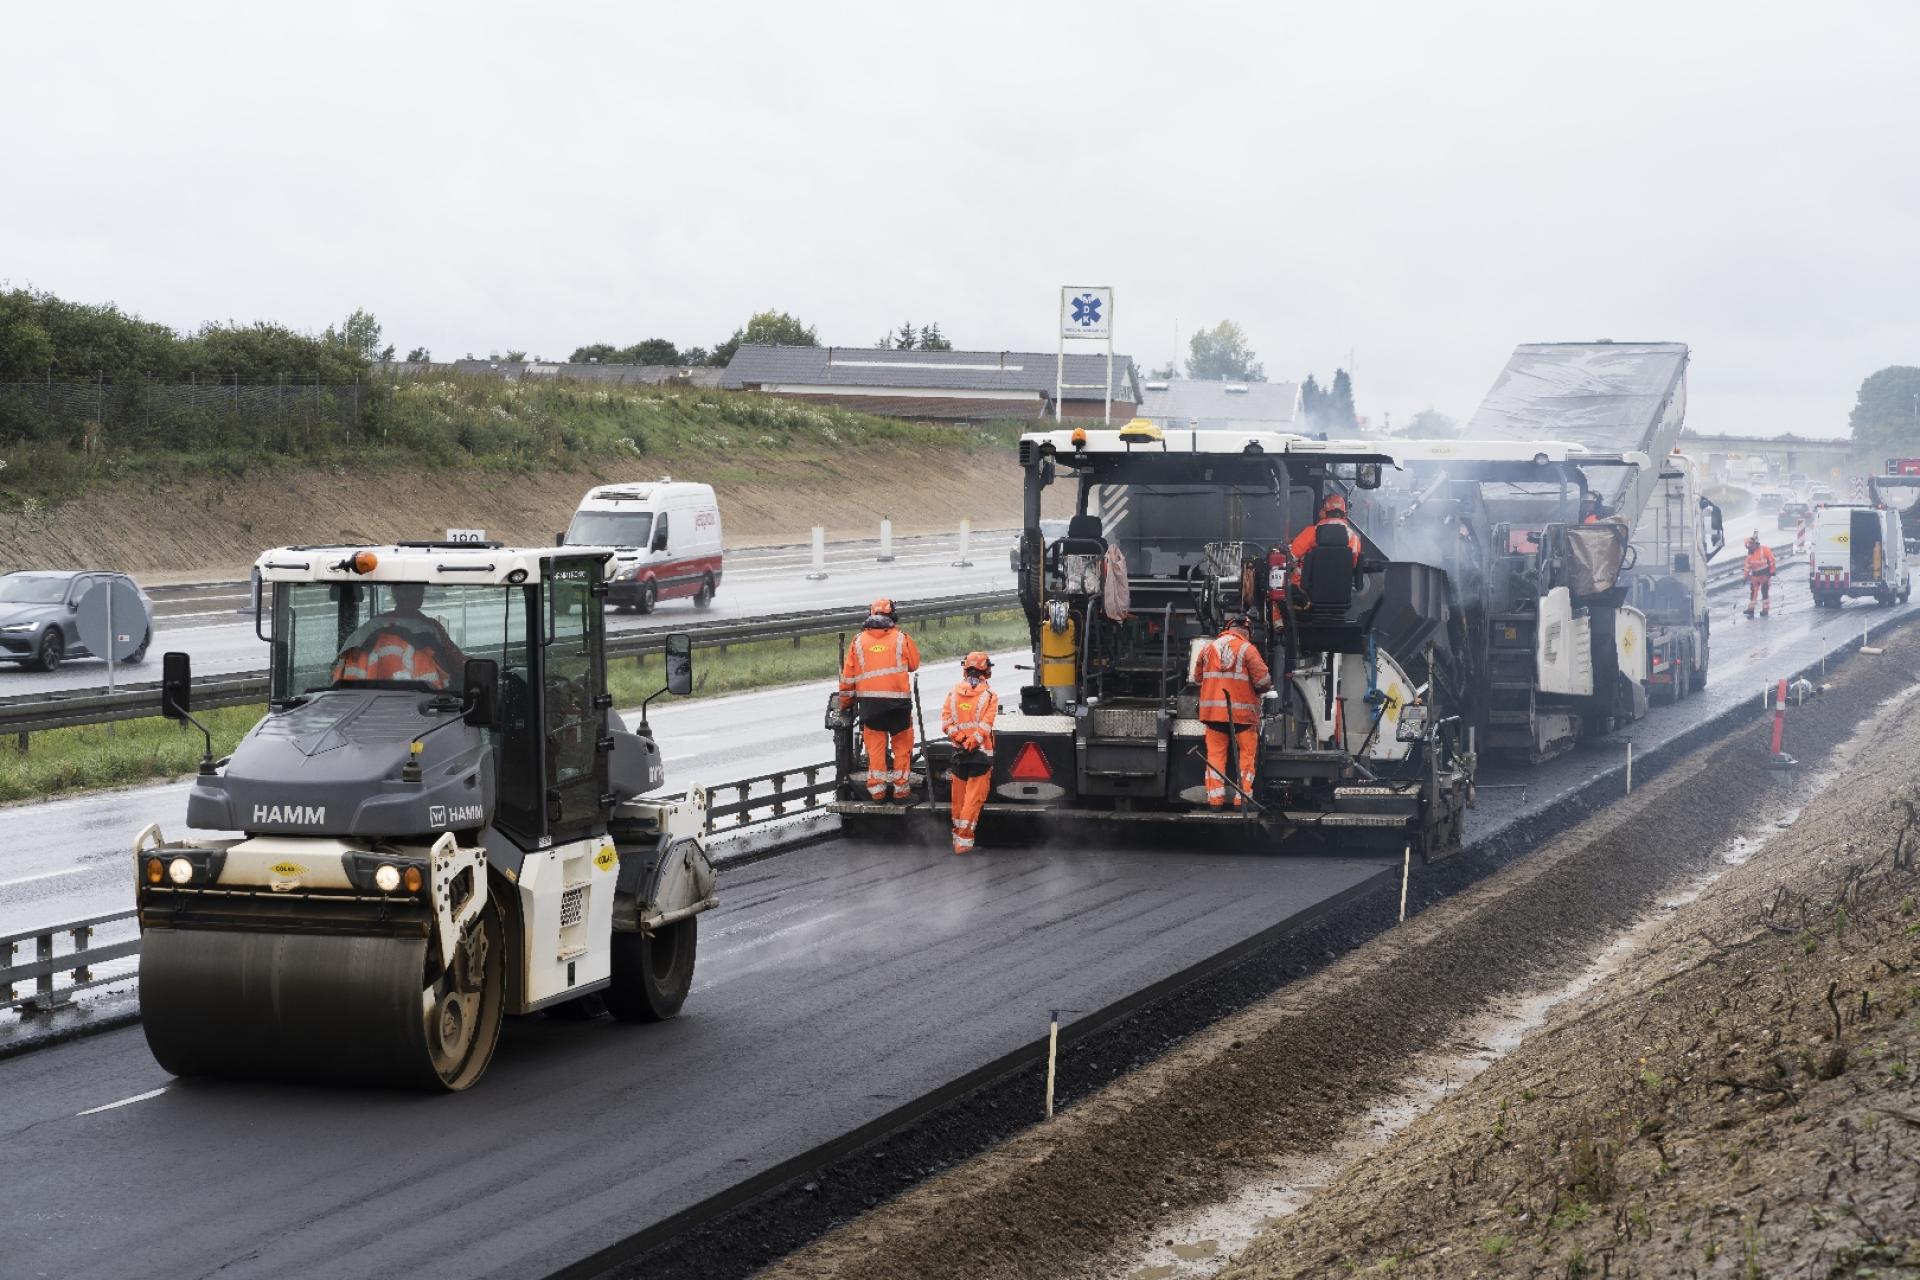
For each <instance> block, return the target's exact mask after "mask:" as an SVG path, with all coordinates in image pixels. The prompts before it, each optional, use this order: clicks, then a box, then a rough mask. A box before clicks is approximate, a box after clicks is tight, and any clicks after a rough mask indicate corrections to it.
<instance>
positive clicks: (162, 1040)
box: [134, 543, 715, 1089]
mask: <svg viewBox="0 0 1920 1280" xmlns="http://www.w3.org/2000/svg"><path fill="white" fill-rule="evenodd" d="M603 554H604V553H600V552H587V553H582V552H581V551H579V550H577V549H571V548H565V547H559V548H539V549H534V550H515V549H510V548H506V547H502V546H499V545H498V544H489V545H479V546H476V545H474V544H471V543H466V544H457V545H455V544H436V543H402V544H399V545H395V546H386V547H338V546H329V547H288V548H282V549H279V550H275V551H270V552H268V553H266V554H265V555H263V556H262V557H261V558H260V561H259V564H258V570H259V574H260V578H261V580H262V582H263V584H264V586H265V588H266V590H265V591H263V593H262V596H263V599H262V605H261V612H260V614H259V616H258V617H257V619H256V627H257V629H258V630H259V632H260V634H261V637H262V638H263V639H265V640H267V641H269V643H270V644H271V646H272V679H271V703H270V707H269V710H268V713H267V715H266V716H265V717H264V718H263V719H262V720H261V721H260V722H259V723H258V724H257V725H255V726H254V728H253V729H252V730H251V731H250V732H249V733H248V734H247V735H246V737H245V738H243V739H242V740H241V742H240V743H239V745H238V746H236V747H235V749H234V751H233V754H232V755H231V756H230V757H228V758H227V759H226V760H224V761H220V762H218V763H216V762H214V761H213V760H212V759H211V751H210V750H209V753H208V757H209V758H208V759H206V760H204V761H203V762H202V765H201V769H200V773H199V776H198V777H196V778H195V780H194V784H193V787H192V790H191V792H190V794H189V796H188V801H187V825H188V826H189V827H192V828H196V829H200V830H205V831H212V832H222V833H231V832H239V833H240V835H239V836H238V837H237V838H236V837H233V836H230V835H228V836H223V837H222V838H214V839H195V840H187V841H181V842H168V841H166V840H165V839H164V838H163V837H162V835H161V834H160V831H159V829H158V827H157V826H156V827H149V828H147V830H145V831H143V832H142V833H141V834H140V836H139V838H138V840H137V841H136V842H135V850H134V853H135V862H136V875H137V885H138V902H139V915H140V926H141V930H142V934H143V957H142V962H141V1005H142V1021H143V1023H144V1024H145V1027H146V1033H147V1039H148V1043H149V1045H150V1046H151V1047H152V1049H153V1051H154V1055H155V1057H156V1058H158V1059H159V1060H160V1063H161V1065H162V1066H164V1067H166V1068H167V1069H168V1070H170V1071H173V1072H175V1073H176V1074H181V1075H199V1074H206V1075H248V1076H261V1077H267V1078H274V1079H290V1078H300V1079H323V1080H358V1081H369V1082H388V1083H417V1084H422V1085H426V1086H429V1087H438V1088H447V1089H459V1088H464V1087H466V1086H467V1085H470V1084H472V1083H473V1082H474V1081H475V1080H477V1079H478V1078H479V1076H480V1074H481V1073H482V1072H483V1071H484V1070H485V1068H486V1065H487V1062H488V1060H489V1059H490V1058H491V1056H492V1053H493V1047H494V1042H495V1039H496V1038H497V1036H498V1033H499V1027H500V1019H501V1017H502V1016H503V1015H505V1014H509V1013H511V1014H525V1013H533V1012H536V1011H541V1010H548V1011H552V1012H555V1013H556V1014H560V1013H565V1014H570V1015H581V1014H585V1015H590V1014H593V1013H597V1012H599V1011H600V1009H602V1008H603V1007H604V1008H605V1009H606V1010H607V1011H610V1012H612V1013H613V1014H614V1015H615V1016H616V1017H618V1018H621V1019H625V1020H639V1021H652V1020H658V1019H661V1018H666V1017H671V1016H672V1015H673V1014H674V1013H675V1012H677V1011H678V1009H679V1007H680V1004H681V1002H682V1000H684V998H685V996H686V993H687V989H688V986H689V985H690V984H691V981H692V976H693V964H694V954H695V950H696V947H697V940H698V935H697V920H696V917H697V916H698V914H699V913H700V912H702V911H704V910H706V909H707V908H709V907H711V906H713V905H715V899H714V897H713V882H714V877H713V868H712V864H711V862H710V861H709V860H708V857H707V854H706V850H705V847H704V844H703V839H704V830H705V825H706V824H705V812H704V800H703V798H702V793H701V792H699V791H698V790H697V789H695V790H692V791H689V792H688V793H687V795H686V796H685V797H684V798H682V799H674V800H659V799H641V797H642V796H645V795H647V794H649V793H651V792H654V791H656V790H658V789H659V788H660V787H661V786H662V784H663V782H664V774H663V770H662V768H661V764H660V751H659V748H658V746H657V745H656V744H655V743H654V741H653V738H652V736H651V734H650V732H649V731H648V730H647V727H646V725H645V722H644V716H643V718H642V724H641V726H640V728H639V731H638V732H637V733H629V732H628V731H627V730H626V728H625V726H624V725H623V724H622V723H621V722H620V719H619V717H618V715H616V714H615V713H614V712H613V711H612V710H611V704H612V698H611V696H610V694H609V693H608V689H607V679H606V660H605V652H604V647H603V628H602V625H601V610H602V604H603V600H604V597H605V586H604V582H603V577H602V574H603V569H604V558H603ZM269 611H270V614H269ZM691 670H692V664H691V653H690V647H689V646H688V644H687V642H686V638H685V637H684V636H676V637H669V639H668V644H667V672H668V687H667V689H665V690H662V692H668V691H672V692H677V693H685V692H688V691H689V690H690V688H691V682H692V674H691ZM191 701H192V693H191V671H190V669H189V667H188V663H187V658H186V655H184V654H168V655H167V656H166V661H165V680H164V682H163V689H162V709H163V711H164V712H165V713H166V714H168V715H169V716H172V717H174V718H176V719H182V720H191V719H192V716H191ZM210 745H211V744H210V740H209V746H210Z"/></svg>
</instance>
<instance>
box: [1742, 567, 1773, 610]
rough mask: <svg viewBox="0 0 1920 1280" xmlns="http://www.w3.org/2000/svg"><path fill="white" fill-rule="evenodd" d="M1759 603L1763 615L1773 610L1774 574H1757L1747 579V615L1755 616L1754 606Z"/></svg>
mask: <svg viewBox="0 0 1920 1280" xmlns="http://www.w3.org/2000/svg"><path fill="white" fill-rule="evenodd" d="M1756 604H1758V605H1759V606H1760V612H1761V614H1762V615H1767V614H1771V613H1772V612H1773V575H1772V574H1770V573H1761V574H1755V575H1754V576H1753V577H1751V578H1748V579H1747V616H1748V617H1749V618H1751V617H1752V616H1753V606H1754V605H1756Z"/></svg>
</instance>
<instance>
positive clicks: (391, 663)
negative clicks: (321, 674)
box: [333, 627, 453, 689]
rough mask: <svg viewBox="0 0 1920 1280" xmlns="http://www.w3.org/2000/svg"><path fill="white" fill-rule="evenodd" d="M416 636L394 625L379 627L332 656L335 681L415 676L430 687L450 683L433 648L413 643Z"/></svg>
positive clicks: (445, 670)
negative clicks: (339, 653) (340, 652)
mask: <svg viewBox="0 0 1920 1280" xmlns="http://www.w3.org/2000/svg"><path fill="white" fill-rule="evenodd" d="M416 638H418V637H415V636H412V635H410V634H409V633H407V632H405V631H401V630H399V629H397V628H392V627H383V628H382V629H381V630H379V631H376V632H375V633H374V634H373V635H372V636H371V637H369V638H368V640H367V642H366V644H364V645H353V646H351V647H349V648H348V649H347V650H346V651H345V652H344V653H342V654H341V655H340V656H339V657H338V658H336V659H335V660H334V663H333V678H334V680H335V681H336V682H339V681H350V680H415V681H418V682H419V683H421V684H424V685H426V686H427V687H429V688H432V689H445V688H448V687H449V686H450V685H451V684H452V683H453V680H452V677H451V676H450V675H449V674H448V672H447V669H446V667H444V666H443V665H441V661H440V659H439V657H438V656H436V655H435V653H434V651H433V649H432V648H431V647H430V646H428V645H425V644H416V643H414V641H415V639H416Z"/></svg>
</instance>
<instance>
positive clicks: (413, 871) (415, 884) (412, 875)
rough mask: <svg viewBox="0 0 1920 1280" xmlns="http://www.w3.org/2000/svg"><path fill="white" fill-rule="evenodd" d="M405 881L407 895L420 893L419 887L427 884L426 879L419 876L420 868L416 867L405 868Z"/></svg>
mask: <svg viewBox="0 0 1920 1280" xmlns="http://www.w3.org/2000/svg"><path fill="white" fill-rule="evenodd" d="M406 880H407V892H408V893H418V892H420V886H421V885H423V884H425V883H426V882H427V878H426V877H425V876H423V875H421V874H420V868H418V867H408V868H407V876H406Z"/></svg>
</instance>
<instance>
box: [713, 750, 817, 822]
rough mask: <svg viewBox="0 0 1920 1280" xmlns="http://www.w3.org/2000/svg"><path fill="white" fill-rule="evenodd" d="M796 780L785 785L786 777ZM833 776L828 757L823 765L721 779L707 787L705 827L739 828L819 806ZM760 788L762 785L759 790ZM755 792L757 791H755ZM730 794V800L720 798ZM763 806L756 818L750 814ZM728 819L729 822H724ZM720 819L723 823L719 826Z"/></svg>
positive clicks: (789, 815)
mask: <svg viewBox="0 0 1920 1280" xmlns="http://www.w3.org/2000/svg"><path fill="white" fill-rule="evenodd" d="M794 779H797V780H798V781H796V782H795V783H794V785H792V786H789V785H788V782H789V780H794ZM834 786H835V775H834V767H833V762H832V761H831V760H829V761H827V762H826V763H824V764H809V765H802V766H800V767H799V768H797V769H781V770H778V771H777V772H774V773H763V774H761V775H760V776H759V777H757V778H742V779H740V780H739V781H738V782H723V783H721V784H720V785H719V786H717V787H708V788H707V830H708V831H709V832H710V833H712V834H721V833H724V832H728V831H739V830H742V829H743V828H746V827H751V826H756V825H758V824H759V823H762V822H772V821H774V820H775V819H776V818H791V817H793V816H795V815H796V814H802V813H808V812H811V811H813V810H815V809H818V808H820V807H821V806H822V805H823V804H824V803H825V801H826V798H827V797H829V796H831V795H832V794H833V789H834ZM761 788H765V789H764V790H761ZM756 792H759V794H755V793H756ZM723 795H731V796H733V799H731V800H725V801H723V800H721V799H720V797H721V796H723ZM761 809H764V810H766V812H765V813H763V814H761V815H760V816H759V817H757V818H756V817H754V816H753V814H754V813H755V811H757V810H761ZM728 818H732V819H733V821H732V822H724V820H725V819H728ZM723 822H724V825H722V824H723Z"/></svg>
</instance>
